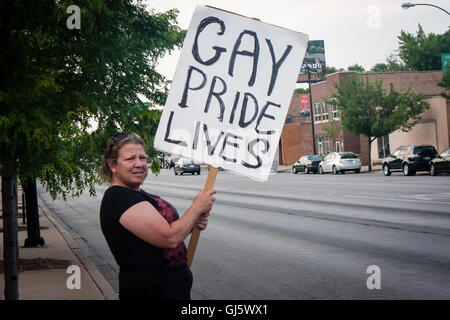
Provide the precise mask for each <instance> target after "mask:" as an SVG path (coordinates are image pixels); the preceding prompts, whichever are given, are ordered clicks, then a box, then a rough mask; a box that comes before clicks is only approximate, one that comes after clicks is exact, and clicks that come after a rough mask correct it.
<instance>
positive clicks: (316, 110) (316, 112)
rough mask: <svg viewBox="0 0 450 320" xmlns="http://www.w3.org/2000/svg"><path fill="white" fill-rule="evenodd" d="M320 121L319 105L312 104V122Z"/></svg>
mask: <svg viewBox="0 0 450 320" xmlns="http://www.w3.org/2000/svg"><path fill="white" fill-rule="evenodd" d="M320 121H321V113H320V103H314V122H320Z"/></svg>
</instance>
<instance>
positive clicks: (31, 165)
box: [0, 0, 185, 197]
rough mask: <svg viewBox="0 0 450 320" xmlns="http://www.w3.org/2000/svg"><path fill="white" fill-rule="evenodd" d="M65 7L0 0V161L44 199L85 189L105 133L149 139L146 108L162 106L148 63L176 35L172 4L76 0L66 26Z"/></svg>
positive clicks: (153, 118)
mask: <svg viewBox="0 0 450 320" xmlns="http://www.w3.org/2000/svg"><path fill="white" fill-rule="evenodd" d="M71 4H73V3H72V1H67V0H61V1H54V0H43V1H25V0H23V1H13V2H8V3H6V1H2V10H1V13H0V19H1V20H0V34H1V36H2V39H3V40H2V42H1V43H0V47H1V51H0V164H1V166H2V167H3V169H4V170H8V171H9V172H12V173H13V174H16V175H18V176H19V177H20V179H21V180H22V181H25V179H28V178H32V179H35V178H39V179H40V181H41V183H42V184H43V185H44V186H46V187H47V188H48V190H49V191H50V193H51V195H52V196H53V197H56V196H57V194H60V193H62V194H63V196H64V197H65V196H66V195H67V194H68V193H72V194H75V195H76V194H79V193H80V192H82V190H83V189H85V188H86V187H88V188H89V189H90V191H91V193H93V192H94V185H95V183H97V182H98V181H99V178H98V175H97V169H98V167H99V164H100V161H101V155H102V153H103V148H104V147H105V145H106V141H107V139H108V138H109V137H110V136H111V135H113V134H114V133H116V132H118V131H135V132H137V133H138V134H139V135H141V137H142V138H143V139H144V140H145V141H146V142H147V145H149V146H151V145H152V139H153V136H154V134H155V130H156V126H157V123H158V120H159V117H160V111H155V110H150V109H149V104H150V105H163V104H164V102H165V99H166V96H167V85H168V84H169V82H168V81H167V80H166V79H165V78H164V77H163V76H162V75H161V74H159V73H158V72H157V71H156V69H155V68H156V65H157V61H158V59H159V58H161V57H163V56H164V55H165V54H167V53H168V52H170V51H171V50H172V49H174V47H176V46H180V45H181V43H182V41H183V38H184V34H185V33H184V32H183V31H182V30H181V29H180V28H179V27H178V26H177V24H176V16H177V11H176V10H170V11H167V12H164V13H157V12H154V11H153V10H150V9H148V8H146V7H145V6H144V5H143V4H141V2H140V1H138V2H137V3H136V2H134V1H131V0H109V1H103V0H80V1H77V3H76V4H77V6H79V8H80V9H81V28H80V29H69V28H68V27H67V24H66V22H67V19H68V18H69V16H70V14H68V13H67V11H66V10H67V7H68V6H69V5H71ZM138 94H140V95H142V96H145V97H146V99H148V100H149V104H146V103H142V102H141V100H140V99H139V97H138ZM148 152H149V153H150V155H154V154H156V153H155V151H154V150H152V149H151V147H150V148H149V150H148ZM152 169H153V170H154V171H157V170H158V167H157V165H156V166H153V167H152Z"/></svg>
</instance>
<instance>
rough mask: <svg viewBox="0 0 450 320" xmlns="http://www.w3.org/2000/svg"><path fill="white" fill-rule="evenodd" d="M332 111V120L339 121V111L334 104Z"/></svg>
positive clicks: (331, 106)
mask: <svg viewBox="0 0 450 320" xmlns="http://www.w3.org/2000/svg"><path fill="white" fill-rule="evenodd" d="M330 110H331V118H333V119H334V120H339V110H338V108H337V106H336V105H334V104H332V105H330Z"/></svg>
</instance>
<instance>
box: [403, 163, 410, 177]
mask: <svg viewBox="0 0 450 320" xmlns="http://www.w3.org/2000/svg"><path fill="white" fill-rule="evenodd" d="M403 175H404V176H409V175H410V172H409V165H408V164H407V163H405V164H404V165H403Z"/></svg>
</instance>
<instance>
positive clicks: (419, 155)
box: [383, 145, 438, 176]
mask: <svg viewBox="0 0 450 320" xmlns="http://www.w3.org/2000/svg"><path fill="white" fill-rule="evenodd" d="M437 155H438V153H437V151H436V149H435V148H434V147H433V146H432V145H420V146H417V145H406V146H400V147H398V148H397V150H395V152H394V153H393V154H389V155H388V156H387V157H386V158H385V159H384V160H383V173H384V175H385V176H390V175H391V173H392V172H394V171H402V172H403V175H405V176H413V175H415V174H416V172H417V171H429V170H430V160H432V159H434V158H435V157H436V156H437Z"/></svg>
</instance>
